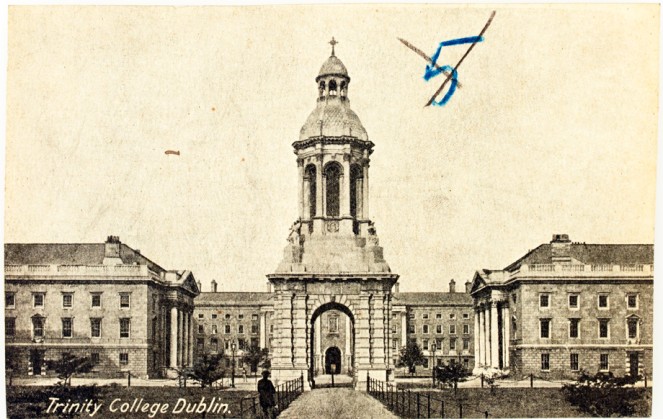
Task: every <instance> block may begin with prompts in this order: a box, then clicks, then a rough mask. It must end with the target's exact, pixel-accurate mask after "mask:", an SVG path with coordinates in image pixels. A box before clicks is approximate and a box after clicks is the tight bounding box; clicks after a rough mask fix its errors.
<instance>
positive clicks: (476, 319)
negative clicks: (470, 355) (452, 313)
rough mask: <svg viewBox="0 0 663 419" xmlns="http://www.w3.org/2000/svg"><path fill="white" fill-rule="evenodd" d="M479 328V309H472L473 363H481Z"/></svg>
mask: <svg viewBox="0 0 663 419" xmlns="http://www.w3.org/2000/svg"><path fill="white" fill-rule="evenodd" d="M480 329H481V326H480V321H479V310H478V309H476V308H475V309H474V363H475V364H477V365H478V364H480V363H481V349H480V347H481V336H480V334H479V331H480Z"/></svg>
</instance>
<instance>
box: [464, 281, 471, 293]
mask: <svg viewBox="0 0 663 419" xmlns="http://www.w3.org/2000/svg"><path fill="white" fill-rule="evenodd" d="M470 291H472V282H470V281H466V282H465V292H466V293H467V294H469V293H470Z"/></svg>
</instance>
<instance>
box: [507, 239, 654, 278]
mask: <svg viewBox="0 0 663 419" xmlns="http://www.w3.org/2000/svg"><path fill="white" fill-rule="evenodd" d="M568 246H569V249H568V255H569V256H570V257H571V258H572V259H574V260H577V261H578V262H580V263H582V264H585V265H627V264H645V265H650V264H653V263H654V245H653V244H585V243H570V244H569V245H568ZM552 258H553V256H552V244H550V243H546V244H542V245H541V246H539V247H537V248H536V249H534V250H530V251H529V252H527V254H525V255H524V256H523V257H521V258H520V259H518V260H517V261H515V262H513V263H512V264H510V265H509V266H507V267H506V268H504V270H505V271H509V272H513V271H515V270H518V269H519V268H520V266H521V265H523V264H526V265H536V264H550V263H553V259H552Z"/></svg>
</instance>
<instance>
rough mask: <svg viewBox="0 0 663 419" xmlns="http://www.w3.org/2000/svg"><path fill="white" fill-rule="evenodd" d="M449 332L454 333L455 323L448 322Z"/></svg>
mask: <svg viewBox="0 0 663 419" xmlns="http://www.w3.org/2000/svg"><path fill="white" fill-rule="evenodd" d="M449 334H451V335H455V334H456V325H455V324H450V325H449Z"/></svg>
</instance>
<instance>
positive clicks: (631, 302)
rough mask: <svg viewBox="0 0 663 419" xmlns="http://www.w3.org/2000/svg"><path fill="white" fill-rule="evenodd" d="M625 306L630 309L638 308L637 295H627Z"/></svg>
mask: <svg viewBox="0 0 663 419" xmlns="http://www.w3.org/2000/svg"><path fill="white" fill-rule="evenodd" d="M626 306H627V307H628V308H631V309H636V308H638V294H629V295H627V296H626Z"/></svg>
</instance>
